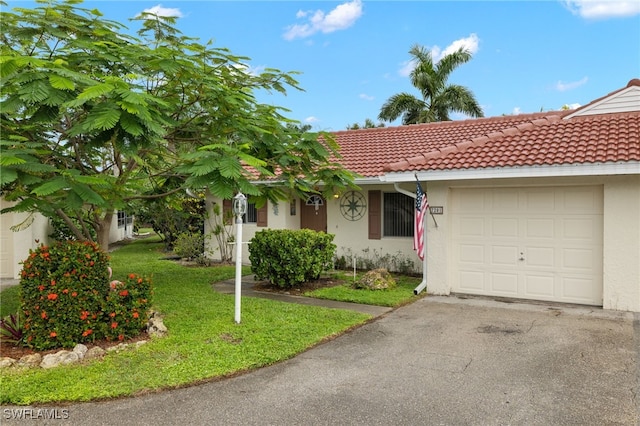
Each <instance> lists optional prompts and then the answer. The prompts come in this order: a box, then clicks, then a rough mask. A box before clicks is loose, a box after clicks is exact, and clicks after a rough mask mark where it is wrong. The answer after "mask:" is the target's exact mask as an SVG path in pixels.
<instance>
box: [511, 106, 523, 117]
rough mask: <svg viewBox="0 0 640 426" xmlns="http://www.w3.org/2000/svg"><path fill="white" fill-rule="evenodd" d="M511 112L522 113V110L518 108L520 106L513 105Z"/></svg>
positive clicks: (514, 113)
mask: <svg viewBox="0 0 640 426" xmlns="http://www.w3.org/2000/svg"><path fill="white" fill-rule="evenodd" d="M511 114H513V115H518V114H522V110H521V109H520V107H515V108H514V109H513V111H511Z"/></svg>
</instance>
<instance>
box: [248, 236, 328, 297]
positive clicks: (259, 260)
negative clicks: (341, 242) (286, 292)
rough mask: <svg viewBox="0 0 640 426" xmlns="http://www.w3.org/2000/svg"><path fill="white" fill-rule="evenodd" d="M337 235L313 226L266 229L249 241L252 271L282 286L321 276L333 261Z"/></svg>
mask: <svg viewBox="0 0 640 426" xmlns="http://www.w3.org/2000/svg"><path fill="white" fill-rule="evenodd" d="M333 238H334V235H332V234H325V233H324V232H315V231H311V230H309V229H301V230H296V231H292V230H287V229H265V230H262V231H259V232H257V233H256V234H255V236H254V237H253V239H252V240H251V244H250V245H249V260H250V261H251V271H252V272H253V273H254V274H255V275H256V277H257V278H258V279H266V280H268V281H269V282H271V283H272V284H275V285H277V286H279V287H282V288H290V287H293V286H295V285H297V284H300V283H303V282H306V281H311V280H315V279H318V278H320V273H321V272H322V271H324V270H326V269H328V268H330V267H331V265H332V260H333V256H334V254H335V250H336V246H335V244H333Z"/></svg>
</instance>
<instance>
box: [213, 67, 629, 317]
mask: <svg viewBox="0 0 640 426" xmlns="http://www.w3.org/2000/svg"><path fill="white" fill-rule="evenodd" d="M334 135H335V137H336V140H337V142H338V144H339V145H340V147H341V154H342V155H343V158H342V159H341V162H342V164H343V166H344V167H345V168H347V169H349V170H351V171H353V172H355V173H358V174H359V176H360V177H359V178H358V179H357V180H356V183H357V184H358V186H359V187H360V190H358V191H349V192H347V193H345V194H336V198H333V199H327V200H325V199H322V198H321V197H318V196H317V195H312V196H310V197H309V198H307V199H297V200H293V201H291V202H281V203H279V204H278V205H273V204H271V203H269V204H268V205H267V206H266V207H265V208H264V209H261V210H259V211H255V210H253V211H251V212H250V214H249V215H248V217H247V222H248V223H246V225H245V226H244V228H243V234H244V238H243V239H244V240H245V241H250V239H251V238H252V236H253V235H254V234H255V232H257V231H259V230H260V229H262V228H263V227H269V228H288V229H299V228H311V229H316V230H322V231H326V232H329V233H333V234H335V240H334V242H335V243H336V245H337V247H338V254H340V252H341V250H342V251H344V250H350V251H351V252H352V253H360V252H362V251H363V250H367V249H369V250H377V251H378V252H381V253H390V254H393V253H398V252H400V253H403V254H405V255H406V256H413V258H414V259H415V262H416V267H417V268H419V269H420V268H421V266H422V265H421V263H420V262H419V260H418V258H417V256H416V255H415V254H414V252H413V245H412V242H413V220H414V216H413V215H414V200H413V199H412V198H411V197H409V196H407V195H405V194H406V193H407V192H414V191H415V188H416V184H415V182H416V178H417V179H418V180H419V181H420V182H421V185H422V187H423V189H424V190H425V191H426V192H427V198H428V202H429V205H430V208H431V213H432V214H431V215H429V216H427V221H426V240H427V244H426V245H427V248H426V253H427V254H426V265H427V269H426V271H427V274H426V275H427V291H428V292H429V293H431V294H439V295H448V294H450V293H463V294H474V295H486V296H494V297H508V298H520V299H532V300H542V301H554V302H564V303H577V304H584V305H594V306H602V307H603V308H604V309H613V310H622V311H635V312H640V80H639V79H634V80H631V81H630V82H629V83H628V85H626V86H625V87H623V88H621V89H619V90H616V91H613V92H611V93H609V94H608V95H606V96H604V97H602V98H600V99H596V100H594V101H592V102H591V103H589V104H587V105H585V106H582V107H580V108H578V109H575V110H569V111H553V112H541V113H535V114H521V115H513V116H501V117H491V118H481V119H471V120H462V121H450V122H440V123H430V124H420V125H411V126H400V127H389V128H376V129H361V130H350V131H341V132H336V133H335V134H334ZM208 201H209V202H210V203H211V202H223V200H215V199H211V198H210V199H209V200H208ZM209 205H210V204H209ZM210 241H211V243H214V240H210ZM243 259H248V249H247V246H246V245H245V247H244V252H243Z"/></svg>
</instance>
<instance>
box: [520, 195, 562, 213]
mask: <svg viewBox="0 0 640 426" xmlns="http://www.w3.org/2000/svg"><path fill="white" fill-rule="evenodd" d="M524 199H525V200H526V201H525V206H526V207H525V209H526V211H527V212H529V213H541V214H546V213H551V212H555V211H556V204H557V203H556V195H555V193H554V192H549V191H547V190H544V189H543V190H530V191H527V192H525V195H524Z"/></svg>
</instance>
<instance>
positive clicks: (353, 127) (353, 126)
mask: <svg viewBox="0 0 640 426" xmlns="http://www.w3.org/2000/svg"><path fill="white" fill-rule="evenodd" d="M376 127H384V123H378V124H376V123H374V122H373V120H372V119H370V118H367V119H365V120H364V124H358V123H353V124H350V125H348V126H347V130H358V129H375V128H376Z"/></svg>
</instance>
